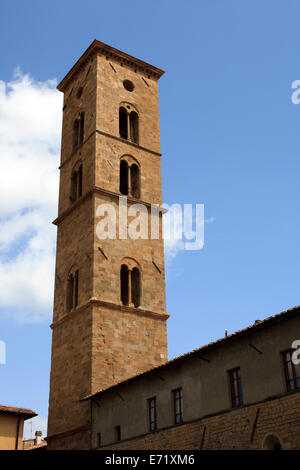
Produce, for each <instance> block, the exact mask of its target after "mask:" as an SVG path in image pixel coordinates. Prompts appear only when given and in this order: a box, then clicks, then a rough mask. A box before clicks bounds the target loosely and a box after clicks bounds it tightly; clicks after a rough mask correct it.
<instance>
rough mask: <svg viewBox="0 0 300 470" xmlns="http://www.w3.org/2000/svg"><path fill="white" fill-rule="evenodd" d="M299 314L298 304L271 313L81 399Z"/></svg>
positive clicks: (89, 397)
mask: <svg viewBox="0 0 300 470" xmlns="http://www.w3.org/2000/svg"><path fill="white" fill-rule="evenodd" d="M297 314H300V305H297V306H296V307H293V308H290V309H288V310H285V311H283V312H280V313H278V314H276V315H271V316H270V317H267V318H265V319H264V320H256V321H255V323H254V324H252V325H250V326H247V327H246V328H243V329H242V330H238V331H236V332H235V333H233V334H231V335H228V336H224V337H223V338H220V339H218V340H216V341H212V342H211V343H208V344H206V345H204V346H201V347H200V348H197V349H194V350H193V351H190V352H187V353H185V354H182V355H181V356H178V357H175V358H174V359H171V360H170V361H167V362H164V363H162V364H160V365H159V366H156V367H153V368H151V369H147V370H145V371H143V372H140V373H139V374H136V375H134V376H131V377H128V378H127V379H125V380H122V381H120V382H116V383H114V384H113V385H111V386H109V387H107V388H103V389H100V390H98V391H97V392H96V393H93V394H91V395H87V396H86V397H84V398H82V399H81V401H85V400H89V399H91V398H92V397H95V396H97V395H100V394H101V393H104V392H107V391H109V390H112V389H114V388H117V387H118V386H119V385H123V384H126V383H129V382H132V381H134V380H135V379H136V378H138V377H143V376H145V375H149V374H151V373H153V372H157V371H159V370H161V369H164V368H165V367H168V366H171V365H172V364H174V363H176V362H180V361H182V360H184V359H188V358H190V357H193V356H196V355H197V354H199V352H204V351H205V350H208V349H211V348H214V347H216V346H219V345H221V344H224V343H226V342H230V341H231V340H234V339H237V338H239V337H240V336H245V335H247V334H248V333H252V332H253V331H256V330H260V329H261V328H265V327H267V326H269V325H270V324H272V323H275V322H277V321H279V320H284V319H285V318H286V317H292V316H295V315H297Z"/></svg>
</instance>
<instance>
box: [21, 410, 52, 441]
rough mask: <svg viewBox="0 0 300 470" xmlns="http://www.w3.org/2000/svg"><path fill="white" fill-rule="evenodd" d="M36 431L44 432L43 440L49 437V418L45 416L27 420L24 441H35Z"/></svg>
mask: <svg viewBox="0 0 300 470" xmlns="http://www.w3.org/2000/svg"><path fill="white" fill-rule="evenodd" d="M35 431H42V433H43V435H42V438H44V437H46V436H47V418H46V417H44V416H36V417H35V418H32V419H27V420H26V421H25V423H24V432H23V438H24V439H34V437H35Z"/></svg>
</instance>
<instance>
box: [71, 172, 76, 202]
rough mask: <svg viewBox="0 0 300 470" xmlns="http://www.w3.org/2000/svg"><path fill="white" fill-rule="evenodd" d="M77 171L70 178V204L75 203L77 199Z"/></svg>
mask: <svg viewBox="0 0 300 470" xmlns="http://www.w3.org/2000/svg"><path fill="white" fill-rule="evenodd" d="M77 179H78V174H77V171H73V173H72V176H71V191H70V201H71V203H73V202H75V201H76V199H77Z"/></svg>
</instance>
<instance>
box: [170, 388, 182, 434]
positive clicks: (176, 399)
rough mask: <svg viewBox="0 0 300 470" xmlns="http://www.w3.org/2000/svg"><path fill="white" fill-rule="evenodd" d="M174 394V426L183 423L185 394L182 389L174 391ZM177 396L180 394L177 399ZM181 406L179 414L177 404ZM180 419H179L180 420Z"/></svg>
mask: <svg viewBox="0 0 300 470" xmlns="http://www.w3.org/2000/svg"><path fill="white" fill-rule="evenodd" d="M172 394H173V412H174V424H175V425H178V424H182V423H183V392H182V388H181V387H179V388H176V389H175V390H172ZM177 394H179V396H178V398H177ZM177 402H178V404H179V412H177V406H176V404H177ZM178 417H179V419H178Z"/></svg>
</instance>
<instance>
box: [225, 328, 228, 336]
mask: <svg viewBox="0 0 300 470" xmlns="http://www.w3.org/2000/svg"><path fill="white" fill-rule="evenodd" d="M226 336H228V330H227V329H226V330H225V337H226Z"/></svg>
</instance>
